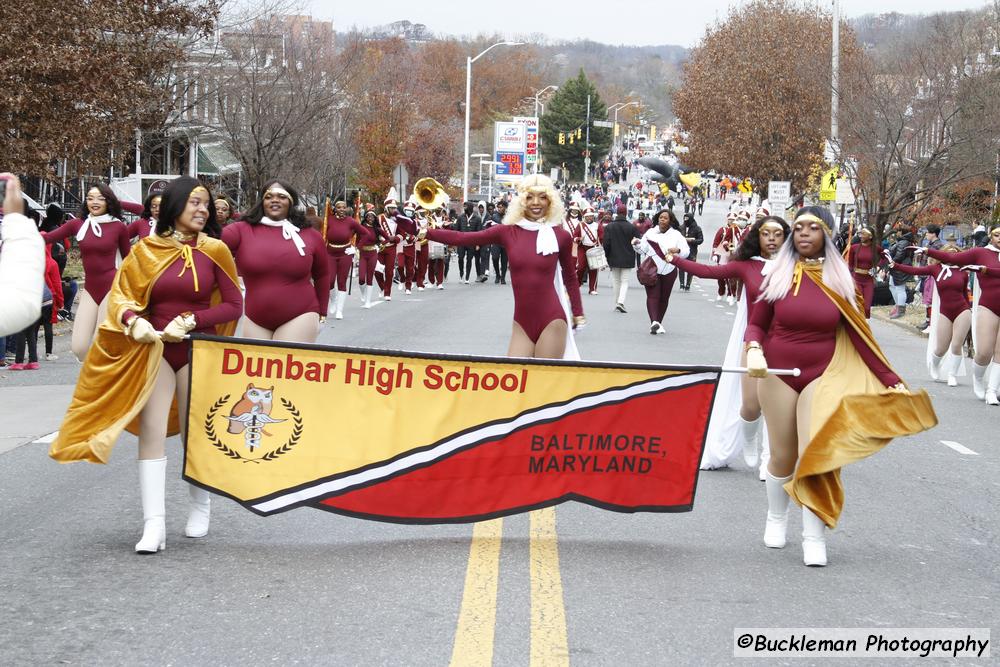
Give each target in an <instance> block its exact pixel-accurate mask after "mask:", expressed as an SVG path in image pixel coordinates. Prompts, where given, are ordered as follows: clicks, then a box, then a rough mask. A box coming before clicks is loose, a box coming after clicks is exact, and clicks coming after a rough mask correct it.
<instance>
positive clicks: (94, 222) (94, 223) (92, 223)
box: [76, 213, 114, 241]
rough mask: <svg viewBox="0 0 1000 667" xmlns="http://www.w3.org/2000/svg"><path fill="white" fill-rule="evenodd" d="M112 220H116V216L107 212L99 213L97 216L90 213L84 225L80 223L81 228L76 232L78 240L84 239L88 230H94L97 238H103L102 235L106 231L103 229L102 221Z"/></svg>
mask: <svg viewBox="0 0 1000 667" xmlns="http://www.w3.org/2000/svg"><path fill="white" fill-rule="evenodd" d="M112 220H114V218H113V217H111V216H110V215H108V214H107V213H105V214H104V215H98V216H96V217H95V216H93V215H88V216H87V219H86V220H84V221H83V224H82V225H80V229H79V230H78V231H77V232H76V240H77V241H82V240H83V239H84V237H85V236H86V235H87V231H88V230H89V231H92V232H93V233H94V236H96V237H97V238H101V236H103V235H104V232H103V231H101V223H102V222H111V221H112Z"/></svg>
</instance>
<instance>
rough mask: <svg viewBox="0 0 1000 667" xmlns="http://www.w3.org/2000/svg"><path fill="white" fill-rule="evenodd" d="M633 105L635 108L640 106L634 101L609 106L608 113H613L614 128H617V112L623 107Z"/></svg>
mask: <svg viewBox="0 0 1000 667" xmlns="http://www.w3.org/2000/svg"><path fill="white" fill-rule="evenodd" d="M633 104H635V105H636V106H641V105H640V104H639V103H638V102H635V101H633V102H615V103H614V104H612V105H611V107H610V108H609V109H608V111H614V112H615V120H614V123H615V127H617V126H618V112H619V111H621V110H622V109H624V108H625V107H628V106H632V105H633ZM613 131H614V128H612V132H613Z"/></svg>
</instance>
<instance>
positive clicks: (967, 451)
mask: <svg viewBox="0 0 1000 667" xmlns="http://www.w3.org/2000/svg"><path fill="white" fill-rule="evenodd" d="M941 444H942V445H944V446H945V447H951V448H952V449H954V450H955V451H956V452H958V453H959V454H968V455H970V456H979V452H974V451H972V450H971V449H969V448H968V447H964V446H962V445H960V444H959V443H957V442H955V441H953V440H942V441H941Z"/></svg>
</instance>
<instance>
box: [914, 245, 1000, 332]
mask: <svg viewBox="0 0 1000 667" xmlns="http://www.w3.org/2000/svg"><path fill="white" fill-rule="evenodd" d="M927 255H928V256H929V257H933V258H934V259H936V260H938V261H939V262H941V263H942V264H952V265H954V264H959V265H966V264H979V265H981V266H985V267H986V268H987V269H988V270H987V271H979V272H977V273H976V280H978V281H979V288H980V289H981V290H982V293H981V294H980V295H979V305H980V306H981V307H983V308H989V309H990V311H992V312H993V313H994V314H995V315H996V316H997V317H1000V253H998V252H996V251H995V250H990V249H989V248H971V249H969V250H963V251H962V252H947V251H942V250H933V249H928V250H927ZM896 266H897V268H898V267H899V265H898V264H897V265H896Z"/></svg>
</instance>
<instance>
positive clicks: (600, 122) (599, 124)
mask: <svg viewBox="0 0 1000 667" xmlns="http://www.w3.org/2000/svg"><path fill="white" fill-rule="evenodd" d="M614 126H615V124H614V123H612V122H611V121H610V120H595V121H594V127H608V128H611V127H614Z"/></svg>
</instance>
